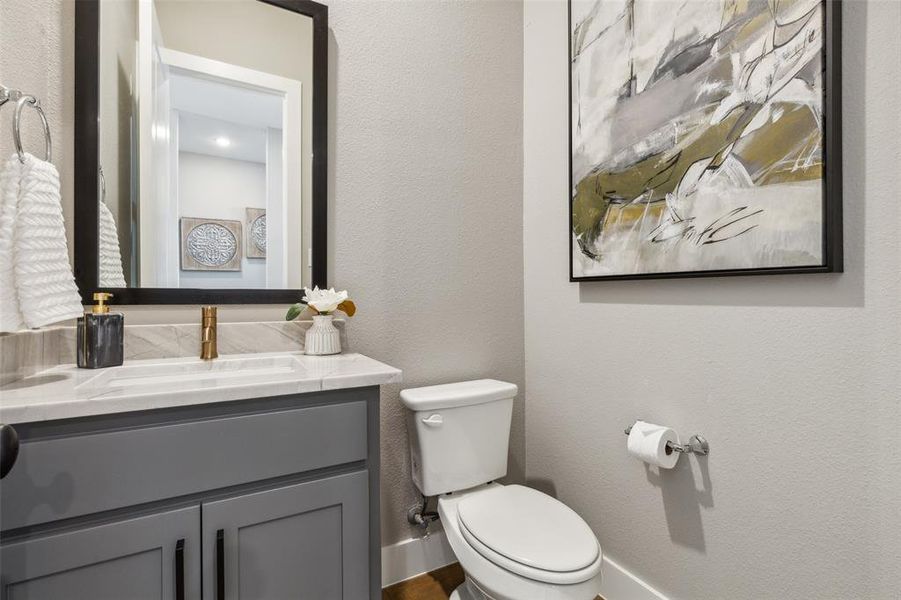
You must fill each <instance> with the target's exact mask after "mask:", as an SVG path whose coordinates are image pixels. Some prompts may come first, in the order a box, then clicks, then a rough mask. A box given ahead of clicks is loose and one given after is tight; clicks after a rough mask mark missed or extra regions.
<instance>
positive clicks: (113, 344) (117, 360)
mask: <svg viewBox="0 0 901 600" xmlns="http://www.w3.org/2000/svg"><path fill="white" fill-rule="evenodd" d="M112 297H113V295H112V294H109V293H107V292H95V293H94V302H96V304H95V305H94V306H93V307H92V308H91V312H89V313H85V314H84V316H83V317H79V318H78V327H77V329H78V366H79V367H80V368H82V369H102V368H104V367H118V366H119V365H121V364H122V362H123V360H124V355H125V352H124V339H125V317H124V316H123V315H122V314H121V313H111V312H110V311H109V306H107V304H106V302H107V300H109V299H110V298H112Z"/></svg>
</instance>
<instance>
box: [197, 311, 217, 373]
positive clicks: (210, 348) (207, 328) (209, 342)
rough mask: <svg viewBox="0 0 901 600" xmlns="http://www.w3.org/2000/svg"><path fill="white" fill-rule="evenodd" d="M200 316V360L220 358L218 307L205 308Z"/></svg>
mask: <svg viewBox="0 0 901 600" xmlns="http://www.w3.org/2000/svg"><path fill="white" fill-rule="evenodd" d="M200 314H201V320H200V327H201V330H200V358H202V359H204V360H211V359H213V358H219V350H218V349H217V348H216V307H215V306H203V307H201V309H200Z"/></svg>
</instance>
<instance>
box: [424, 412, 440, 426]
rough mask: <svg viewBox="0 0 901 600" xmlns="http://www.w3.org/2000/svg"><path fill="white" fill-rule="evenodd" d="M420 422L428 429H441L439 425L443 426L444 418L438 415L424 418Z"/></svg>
mask: <svg viewBox="0 0 901 600" xmlns="http://www.w3.org/2000/svg"><path fill="white" fill-rule="evenodd" d="M422 422H423V423H425V424H426V425H428V426H429V427H441V425H443V424H444V417H442V416H441V415H438V414H435V415H429V416H428V417H424V418H423V419H422Z"/></svg>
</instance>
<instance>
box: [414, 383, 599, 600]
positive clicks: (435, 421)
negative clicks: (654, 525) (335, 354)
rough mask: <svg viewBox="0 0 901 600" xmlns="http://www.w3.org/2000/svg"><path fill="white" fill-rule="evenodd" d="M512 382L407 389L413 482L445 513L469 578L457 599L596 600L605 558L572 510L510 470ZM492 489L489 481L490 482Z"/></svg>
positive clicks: (442, 515)
mask: <svg viewBox="0 0 901 600" xmlns="http://www.w3.org/2000/svg"><path fill="white" fill-rule="evenodd" d="M517 391H518V390H517V387H516V385H514V384H511V383H505V382H501V381H495V380H491V379H483V380H478V381H467V382H462V383H454V384H445V385H438V386H430V387H425V388H415V389H407V390H403V391H402V392H401V401H402V402H403V403H404V405H405V406H406V407H407V408H408V409H410V412H409V413H408V418H409V419H410V434H411V435H410V448H411V455H412V461H411V462H412V466H413V480H414V482H415V483H416V485H417V487H419V489H420V491H422V493H423V495H425V496H439V499H438V514H439V516H440V519H441V522H442V524H443V525H444V530H445V533H446V535H447V539H448V542H449V543H450V546H451V549H452V550H453V551H454V554H455V555H456V557H457V560H458V561H459V562H460V565H461V566H462V567H463V571H464V572H465V574H466V581H465V582H464V583H463V584H462V585H461V586H460V587H459V588H457V589H456V590H455V591H454V593H453V595H452V596H451V598H452V600H483V599H492V600H593V599H594V598H595V597H596V596H597V595H598V593H599V592H600V584H601V563H602V556H603V555H602V552H601V547H600V545H599V544H598V541H597V538H596V537H595V535H594V533H593V532H592V531H591V528H590V527H589V526H588V524H587V523H585V521H584V520H583V519H582V518H581V517H580V516H579V515H578V514H577V513H576V512H575V511H573V510H572V509H571V508H569V507H568V506H566V505H565V504H563V503H562V502H560V501H559V500H556V499H555V498H552V497H551V496H548V495H546V494H543V493H542V492H539V491H538V490H534V489H532V488H528V487H525V486H521V485H500V484H498V483H494V482H493V481H494V480H495V479H497V478H500V477H503V476H504V475H505V474H506V471H507V449H508V443H509V433H510V419H511V416H512V408H513V399H514V398H515V397H516V393H517ZM486 482H487V483H486Z"/></svg>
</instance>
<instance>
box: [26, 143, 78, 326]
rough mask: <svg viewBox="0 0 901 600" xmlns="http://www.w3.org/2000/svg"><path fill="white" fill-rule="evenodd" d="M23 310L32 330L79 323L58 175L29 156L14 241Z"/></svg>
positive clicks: (52, 168)
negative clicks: (65, 323)
mask: <svg viewBox="0 0 901 600" xmlns="http://www.w3.org/2000/svg"><path fill="white" fill-rule="evenodd" d="M13 261H14V264H15V285H16V290H17V292H18V296H19V308H20V310H21V311H22V316H24V317H25V324H26V325H27V326H28V327H32V328H34V327H43V326H44V325H49V324H51V323H56V322H58V321H65V320H67V319H74V318H75V317H78V316H79V315H81V313H82V306H81V297H80V296H79V295H78V287H77V286H76V285H75V278H74V277H73V275H72V268H71V267H70V265H69V252H68V249H67V247H66V226H65V222H64V221H63V209H62V205H61V203H60V192H59V173H57V171H56V167H54V166H53V165H52V164H51V163H49V162H47V161H44V160H40V159H38V158H35V157H34V156H32V155H31V154H26V155H25V164H24V165H22V175H21V178H20V179H19V204H18V209H17V211H16V223H15V237H14V241H13Z"/></svg>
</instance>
